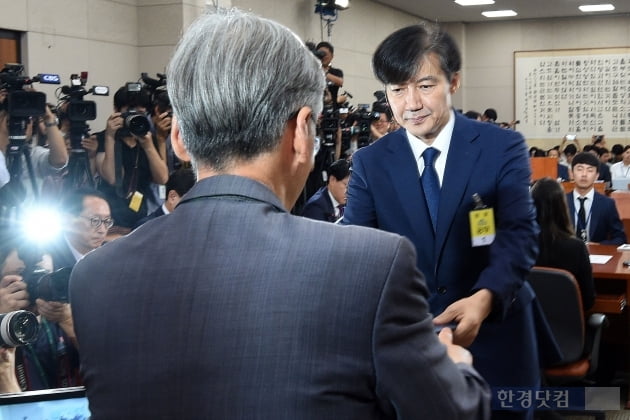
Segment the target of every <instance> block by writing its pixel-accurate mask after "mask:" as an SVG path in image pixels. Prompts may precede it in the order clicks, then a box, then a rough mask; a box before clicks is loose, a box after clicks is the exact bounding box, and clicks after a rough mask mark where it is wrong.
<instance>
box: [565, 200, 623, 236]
mask: <svg viewBox="0 0 630 420" xmlns="http://www.w3.org/2000/svg"><path fill="white" fill-rule="evenodd" d="M567 203H568V204H569V212H570V213H571V217H572V220H573V226H577V224H576V220H575V218H576V213H575V203H574V202H573V192H570V193H568V194H567ZM588 240H589V241H590V242H598V243H600V244H608V245H621V244H624V243H626V234H625V232H624V230H623V223H622V222H621V219H620V218H619V212H617V207H616V206H615V200H613V199H612V198H610V197H606V196H605V195H602V194H600V193H598V192H595V196H594V197H593V203H592V204H591V214H590V227H589V229H588Z"/></svg>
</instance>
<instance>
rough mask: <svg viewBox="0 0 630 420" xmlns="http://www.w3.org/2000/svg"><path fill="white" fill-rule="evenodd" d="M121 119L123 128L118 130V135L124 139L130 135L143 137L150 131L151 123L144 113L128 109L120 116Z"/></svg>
mask: <svg viewBox="0 0 630 420" xmlns="http://www.w3.org/2000/svg"><path fill="white" fill-rule="evenodd" d="M120 116H121V117H122V118H123V121H124V124H123V128H122V129H120V130H118V131H119V132H120V135H122V136H123V137H126V136H128V135H130V134H133V135H136V136H139V137H143V136H145V135H146V134H147V133H148V132H149V130H151V122H150V121H149V118H148V117H147V115H146V113H144V112H140V111H137V110H135V109H129V110H128V111H126V112H123V113H121V114H120Z"/></svg>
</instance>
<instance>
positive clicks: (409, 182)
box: [384, 130, 433, 235]
mask: <svg viewBox="0 0 630 420" xmlns="http://www.w3.org/2000/svg"><path fill="white" fill-rule="evenodd" d="M395 134H396V138H395V139H392V140H394V141H391V142H390V143H389V145H388V149H389V152H390V154H391V156H390V159H387V160H385V162H387V164H386V165H384V169H385V172H386V173H387V176H388V177H390V184H389V185H393V186H394V189H395V191H396V194H397V195H398V198H399V201H400V203H403V212H404V214H405V216H406V217H407V219H408V220H409V223H410V225H412V226H414V230H416V231H417V232H421V233H422V234H423V235H425V234H431V235H433V227H432V226H431V217H430V216H429V213H428V210H427V206H426V202H425V199H424V194H423V193H422V186H421V184H420V174H419V173H418V163H417V162H416V158H415V156H414V155H413V151H412V150H411V146H409V141H408V139H407V136H406V135H405V131H404V130H399V131H397V132H396V133H395Z"/></svg>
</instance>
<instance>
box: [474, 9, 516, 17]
mask: <svg viewBox="0 0 630 420" xmlns="http://www.w3.org/2000/svg"><path fill="white" fill-rule="evenodd" d="M481 14H482V15H484V16H485V17H488V18H497V17H507V16H516V15H517V14H518V13H516V12H515V11H514V10H493V11H489V12H481Z"/></svg>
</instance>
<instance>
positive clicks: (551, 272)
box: [528, 267, 607, 420]
mask: <svg viewBox="0 0 630 420" xmlns="http://www.w3.org/2000/svg"><path fill="white" fill-rule="evenodd" d="M528 281H529V283H530V284H531V286H532V288H533V289H534V292H535V293H536V297H537V298H538V301H539V303H540V305H541V307H542V310H543V313H544V314H545V317H546V318H547V322H548V323H549V326H550V328H551V330H552V332H553V335H554V338H555V339H556V342H557V344H558V347H559V348H560V350H561V351H562V360H561V361H560V362H559V363H557V364H556V365H554V366H552V367H550V368H546V369H545V370H544V371H543V377H544V380H545V381H546V384H547V385H549V386H559V385H568V384H575V383H580V382H582V383H584V382H588V379H589V377H590V376H591V375H592V374H593V373H594V372H595V371H596V370H597V361H598V358H599V344H600V340H601V334H602V329H603V327H604V325H605V324H606V322H607V319H606V315H604V314H600V313H594V314H591V315H590V316H589V318H588V320H587V319H586V318H585V316H584V311H583V309H582V295H581V293H580V289H579V287H578V284H577V282H576V281H575V278H574V277H573V274H571V273H570V272H568V271H566V270H561V269H557V268H550V267H533V268H532V270H531V272H530V274H529V277H528ZM591 384H592V382H591ZM587 413H588V415H593V416H595V418H596V419H602V420H603V419H604V418H605V414H604V413H603V412H596V411H592V412H582V415H584V414H587ZM567 414H569V413H568V412H567Z"/></svg>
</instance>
